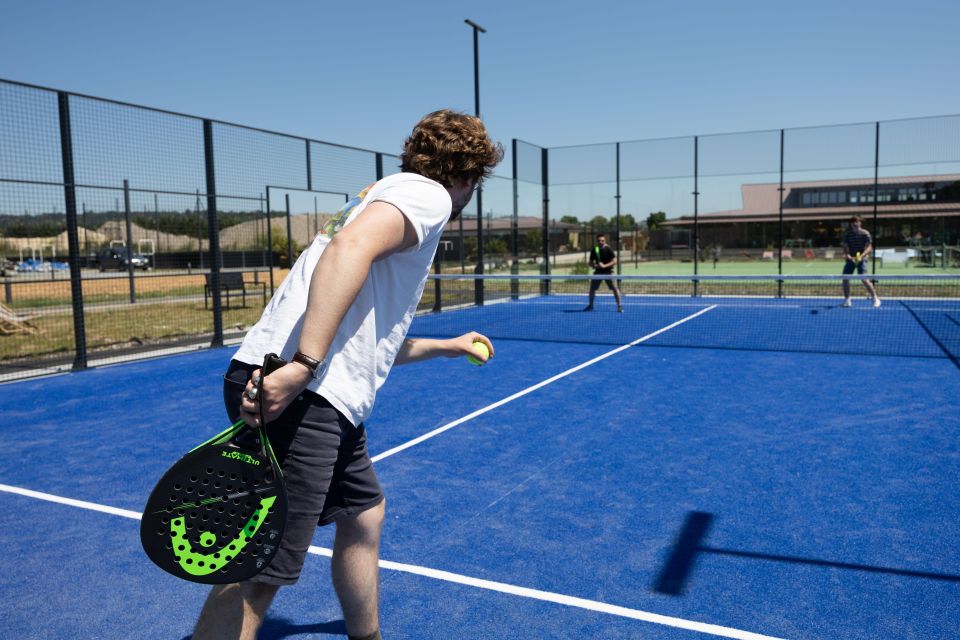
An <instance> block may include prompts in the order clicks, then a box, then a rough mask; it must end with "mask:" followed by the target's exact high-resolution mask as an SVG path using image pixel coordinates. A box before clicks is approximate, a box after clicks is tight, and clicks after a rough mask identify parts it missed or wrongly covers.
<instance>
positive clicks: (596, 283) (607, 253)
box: [584, 233, 623, 313]
mask: <svg viewBox="0 0 960 640" xmlns="http://www.w3.org/2000/svg"><path fill="white" fill-rule="evenodd" d="M616 264H617V255H616V254H615V253H614V252H613V249H611V248H610V245H608V244H607V237H606V236H605V235H604V234H602V233H598V234H597V244H596V245H595V246H594V247H593V251H591V252H590V266H591V267H593V275H595V276H597V275H607V274H611V273H613V267H614V266H615V265H616ZM601 282H606V283H607V286H608V287H610V290H611V291H613V297H614V298H616V299H617V311H619V312H620V313H623V305H622V304H620V289H618V288H617V283H616V282H614V280H613V278H610V279H609V280H591V281H590V304H588V305H587V308H586V309H584V311H593V298H594V296H595V295H596V294H597V289H599V288H600V283H601Z"/></svg>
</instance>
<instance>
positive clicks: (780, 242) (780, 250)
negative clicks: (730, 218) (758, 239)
mask: <svg viewBox="0 0 960 640" xmlns="http://www.w3.org/2000/svg"><path fill="white" fill-rule="evenodd" d="M783 140H784V137H783V129H780V187H779V188H778V189H777V194H778V196H779V197H778V200H779V201H780V213H779V220H780V226H779V231H778V232H777V236H778V240H777V244H778V245H779V248H778V249H777V275H781V276H782V275H783V192H784V189H783ZM777 297H778V298H782V297H783V280H777Z"/></svg>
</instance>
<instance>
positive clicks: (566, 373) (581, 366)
mask: <svg viewBox="0 0 960 640" xmlns="http://www.w3.org/2000/svg"><path fill="white" fill-rule="evenodd" d="M716 308H717V305H711V306H709V307H707V308H706V309H701V310H700V311H698V312H696V313H694V314H692V315H689V316H687V317H686V318H683V319H681V320H677V321H676V322H674V323H673V324H670V325H667V326H666V327H663V328H662V329H657V330H656V331H654V332H653V333H648V334H647V335H645V336H643V337H642V338H637V339H636V340H634V341H633V342H628V343H627V344H625V345H623V346H621V347H617V348H616V349H614V350H613V351H608V352H606V353H604V354H602V355H599V356H597V357H596V358H594V359H593V360H588V361H587V362H584V363H583V364H579V365H577V366H575V367H573V368H572V369H567V370H566V371H564V372H563V373H558V374H557V375H555V376H553V377H552V378H548V379H546V380H544V381H543V382H538V383H537V384H535V385H533V386H532V387H527V388H526V389H524V390H523V391H518V392H517V393H515V394H513V395H512V396H508V397H506V398H504V399H503V400H499V401H497V402H494V403H493V404H490V405H487V406H485V407H483V408H482V409H477V410H476V411H474V412H473V413H468V414H467V415H465V416H463V417H462V418H457V419H456V420H454V421H453V422H449V423H447V424H445V425H443V426H442V427H439V428H437V429H434V430H433V431H430V432H429V433H425V434H423V435H422V436H419V437H417V438H414V439H413V440H410V441H409V442H405V443H403V444H401V445H400V446H397V447H394V448H393V449H389V450H387V451H384V452H383V453H380V454H377V455H375V456H374V457H372V458H371V460H372V461H373V462H377V461H379V460H383V459H384V458H388V457H390V456H392V455H393V454H395V453H400V452H401V451H403V450H404V449H409V448H410V447H413V446H416V445H418V444H420V443H421V442H423V441H425V440H429V439H430V438H432V437H434V436H438V435H440V434H441V433H443V432H444V431H449V430H450V429H453V428H454V427H456V426H459V425H461V424H463V423H464V422H467V421H469V420H473V419H474V418H476V417H477V416H480V415H483V414H484V413H487V412H489V411H493V410H494V409H496V408H498V407H502V406H503V405H505V404H507V403H509V402H513V401H514V400H516V399H517V398H522V397H523V396H525V395H527V394H529V393H533V392H534V391H536V390H537V389H540V388H542V387H545V386H547V385H548V384H552V383H554V382H556V381H557V380H560V379H562V378H566V377H567V376H569V375H571V374H574V373H576V372H577V371H580V370H581V369H585V368H587V367H589V366H590V365H594V364H596V363H598V362H600V361H601V360H606V359H607V358H609V357H610V356H613V355H616V354H618V353H620V352H621V351H624V350H625V349H629V348H630V347H635V346H636V345H638V344H640V343H641V342H646V341H647V340H649V339H650V338H654V337H656V336H658V335H660V334H661V333H663V332H665V331H669V330H670V329H673V328H674V327H677V326H680V325H681V324H683V323H684V322H689V321H690V320H693V319H694V318H696V317H697V316H701V315H703V314H705V313H706V312H707V311H711V310H713V309H716Z"/></svg>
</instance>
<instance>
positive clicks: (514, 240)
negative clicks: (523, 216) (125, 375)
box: [510, 138, 520, 300]
mask: <svg viewBox="0 0 960 640" xmlns="http://www.w3.org/2000/svg"><path fill="white" fill-rule="evenodd" d="M510 155H511V160H512V164H513V216H512V217H511V219H510V239H511V244H512V245H513V246H512V253H513V260H512V262H511V264H510V273H512V274H514V275H516V274H519V273H520V218H519V215H520V208H519V206H520V202H519V201H520V192H519V188H518V185H517V139H516V138H514V139H513V141H512V142H511V153H510ZM510 296H511V298H513V299H514V300H517V299H518V298H519V297H520V281H519V280H516V279H511V280H510Z"/></svg>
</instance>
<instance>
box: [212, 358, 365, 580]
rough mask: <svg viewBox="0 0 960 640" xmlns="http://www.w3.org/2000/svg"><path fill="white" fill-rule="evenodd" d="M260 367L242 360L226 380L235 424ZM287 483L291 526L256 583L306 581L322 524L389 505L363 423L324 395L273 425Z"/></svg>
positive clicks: (308, 397)
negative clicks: (304, 571) (315, 536)
mask: <svg viewBox="0 0 960 640" xmlns="http://www.w3.org/2000/svg"><path fill="white" fill-rule="evenodd" d="M259 368H260V365H250V364H246V363H243V362H238V361H236V360H234V361H232V362H231V363H230V368H229V369H228V370H227V373H226V375H225V376H224V377H223V402H224V405H225V406H226V409H227V415H229V416H230V420H232V421H234V422H235V421H237V420H238V419H239V418H240V396H241V394H242V393H243V390H244V388H245V387H246V384H247V381H248V380H249V379H250V375H251V374H252V373H253V371H254V370H255V369H259ZM267 435H268V436H269V438H270V444H271V445H272V446H273V451H274V453H275V454H276V456H277V460H279V461H280V464H281V466H282V467H283V479H284V482H285V483H286V485H287V499H288V504H287V527H286V531H285V532H284V534H283V540H282V541H281V543H280V547H279V548H278V549H277V553H276V555H275V556H274V558H273V561H272V562H271V563H270V565H269V566H268V567H267V568H266V569H264V570H263V571H262V572H261V573H259V574H258V575H256V576H255V577H254V578H252V580H253V581H254V582H264V583H267V584H275V585H289V584H294V583H296V582H297V580H298V579H299V577H300V570H301V569H302V568H303V563H304V560H305V559H306V556H307V548H308V547H309V546H310V542H311V541H312V540H313V534H314V531H315V529H316V528H317V526H323V525H327V524H330V523H331V522H334V521H336V520H337V519H338V518H341V517H344V516H353V515H357V514H358V513H362V512H364V511H366V510H367V509H370V508H372V507H375V506H377V505H378V504H380V503H381V502H382V501H383V491H382V490H381V489H380V482H379V481H378V480H377V474H376V473H374V471H373V463H372V462H371V461H370V455H369V454H368V453H367V435H366V431H365V430H364V428H363V425H362V424H361V425H359V426H356V427H355V426H353V425H352V424H351V423H350V421H349V420H347V419H346V417H344V415H343V414H341V413H340V412H339V411H337V410H336V409H335V408H334V407H333V406H332V405H331V404H330V403H329V402H327V401H326V400H325V399H324V398H323V397H321V396H319V395H317V394H316V393H313V392H311V391H304V392H303V393H302V394H301V395H300V396H299V397H298V398H297V399H296V400H294V401H293V402H292V403H291V404H290V406H289V407H287V408H286V409H285V410H284V412H283V413H282V414H280V417H279V418H277V419H276V420H275V421H273V422H271V423H269V424H268V425H267Z"/></svg>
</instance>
